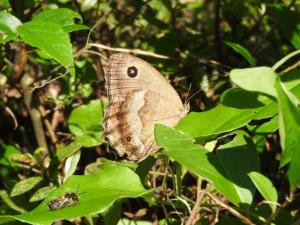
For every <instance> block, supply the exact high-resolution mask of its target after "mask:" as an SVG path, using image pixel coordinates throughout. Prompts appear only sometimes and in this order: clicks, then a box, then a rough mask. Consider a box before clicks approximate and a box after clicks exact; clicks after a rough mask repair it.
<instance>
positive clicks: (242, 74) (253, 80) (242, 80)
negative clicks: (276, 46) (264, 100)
mask: <svg viewBox="0 0 300 225" xmlns="http://www.w3.org/2000/svg"><path fill="white" fill-rule="evenodd" d="M229 76H230V79H231V81H232V82H233V83H235V84H236V85H238V86H239V87H241V88H243V89H245V90H247V91H257V92H261V93H264V94H267V95H270V96H273V97H276V90H275V78H276V73H275V72H274V71H273V70H272V69H271V68H270V67H255V68H246V69H234V70H231V71H230V74H229Z"/></svg>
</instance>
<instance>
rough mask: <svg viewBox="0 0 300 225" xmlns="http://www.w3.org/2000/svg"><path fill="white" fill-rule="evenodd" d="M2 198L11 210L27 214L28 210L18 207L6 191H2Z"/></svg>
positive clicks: (0, 193) (0, 191)
mask: <svg viewBox="0 0 300 225" xmlns="http://www.w3.org/2000/svg"><path fill="white" fill-rule="evenodd" d="M0 198H1V199H2V200H3V202H5V203H6V204H7V205H8V206H9V207H10V208H11V209H13V210H15V211H17V212H20V213H25V212H26V210H25V209H23V208H21V207H19V206H17V205H16V204H15V203H14V202H13V201H12V200H11V199H10V197H9V195H8V193H7V192H6V191H5V190H0Z"/></svg>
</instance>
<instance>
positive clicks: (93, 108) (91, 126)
mask: <svg viewBox="0 0 300 225" xmlns="http://www.w3.org/2000/svg"><path fill="white" fill-rule="evenodd" d="M102 118H103V102H102V101H100V100H95V101H91V102H90V103H89V104H87V105H82V106H79V107H77V108H75V109H74V110H73V111H72V113H71V115H70V117H69V121H68V124H69V129H70V131H71V132H72V133H73V134H74V135H75V136H76V137H75V141H76V142H77V143H81V144H82V146H84V147H92V146H96V145H99V144H101V143H103V140H102V139H101V136H102V132H103V127H102V126H101V124H100V122H101V120H102Z"/></svg>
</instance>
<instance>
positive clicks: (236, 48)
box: [225, 41, 255, 66]
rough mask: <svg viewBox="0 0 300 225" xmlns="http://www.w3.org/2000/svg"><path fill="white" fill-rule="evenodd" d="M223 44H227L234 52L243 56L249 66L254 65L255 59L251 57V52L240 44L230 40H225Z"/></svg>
mask: <svg viewBox="0 0 300 225" xmlns="http://www.w3.org/2000/svg"><path fill="white" fill-rule="evenodd" d="M225 44H227V45H228V46H229V47H231V48H232V49H233V50H234V51H235V52H236V53H238V54H240V55H241V56H243V57H244V58H245V59H246V60H247V62H248V63H249V64H250V66H255V60H254V58H253V57H252V55H251V53H250V52H249V51H248V50H247V49H246V48H245V47H243V46H242V45H240V44H238V43H234V42H230V41H225Z"/></svg>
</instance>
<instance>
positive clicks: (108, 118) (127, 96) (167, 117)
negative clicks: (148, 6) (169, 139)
mask: <svg viewBox="0 0 300 225" xmlns="http://www.w3.org/2000/svg"><path fill="white" fill-rule="evenodd" d="M105 80H106V89H107V93H108V98H109V104H108V105H107V107H106V109H105V118H104V121H103V125H104V128H105V133H104V136H105V138H106V139H107V140H108V141H109V143H110V145H111V146H112V147H113V148H114V149H115V150H116V151H117V153H118V155H119V156H121V157H122V156H124V155H126V156H127V158H128V159H129V160H132V161H142V160H143V159H145V158H146V157H147V156H148V155H150V154H152V153H153V152H155V151H157V150H158V149H159V147H158V146H157V145H156V143H155V140H154V125H155V124H157V123H160V124H164V125H167V126H170V127H173V126H175V125H176V124H177V122H178V121H179V119H180V118H182V117H183V116H185V115H186V113H187V111H188V110H187V107H186V106H185V105H183V104H182V102H181V99H180V98H179V96H178V94H177V93H176V91H175V90H174V89H173V87H172V86H171V85H170V84H169V83H168V82H167V81H166V79H165V78H164V77H163V76H162V75H161V74H160V73H159V72H158V71H157V70H156V69H155V68H154V67H152V66H151V65H150V64H148V63H147V62H145V61H143V60H141V59H139V58H137V57H134V56H131V55H127V54H123V53H117V54H114V55H112V56H111V57H110V58H109V62H108V68H107V72H106V75H105Z"/></svg>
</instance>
